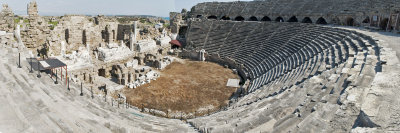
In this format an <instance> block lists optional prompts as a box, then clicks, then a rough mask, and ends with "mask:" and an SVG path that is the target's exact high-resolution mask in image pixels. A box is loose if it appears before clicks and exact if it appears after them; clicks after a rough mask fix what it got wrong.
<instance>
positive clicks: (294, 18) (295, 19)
mask: <svg viewBox="0 0 400 133" xmlns="http://www.w3.org/2000/svg"><path fill="white" fill-rule="evenodd" d="M287 22H299V20H297V18H296V16H293V17H290V18H289V20H288V21H287Z"/></svg>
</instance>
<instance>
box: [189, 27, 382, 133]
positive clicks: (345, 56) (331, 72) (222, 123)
mask: <svg viewBox="0 0 400 133" xmlns="http://www.w3.org/2000/svg"><path fill="white" fill-rule="evenodd" d="M274 24H275V23H269V22H266V23H264V24H260V25H257V26H259V28H258V29H255V30H254V31H253V32H260V31H261V32H264V33H254V34H242V35H247V37H246V38H247V40H249V41H246V42H244V43H243V44H242V45H235V44H232V45H231V46H238V47H239V48H238V49H237V51H235V52H236V53H234V56H229V57H230V58H232V59H234V60H235V61H237V63H240V64H244V65H245V68H244V70H245V71H246V73H249V74H248V77H246V78H248V79H249V80H250V86H249V87H248V88H247V90H248V92H249V93H248V94H247V95H245V96H243V97H238V98H234V99H232V100H231V102H232V103H231V104H230V106H229V107H228V108H227V110H224V111H221V112H218V113H215V114H212V115H210V116H205V117H200V118H195V119H191V120H189V122H190V123H191V124H192V125H194V126H195V127H196V128H197V129H198V130H200V131H203V132H209V131H212V132H244V131H249V130H250V129H252V128H255V127H258V126H260V127H264V126H263V125H264V124H266V123H272V125H274V127H273V129H274V130H277V131H285V130H287V129H294V130H295V131H296V130H306V128H307V127H308V126H307V124H302V123H303V122H309V121H310V119H313V118H314V117H316V116H315V115H317V114H321V113H323V114H325V115H326V117H324V118H323V119H325V121H328V123H326V122H321V125H323V126H326V125H328V124H329V121H332V120H333V119H331V118H333V116H334V115H335V111H338V110H339V109H340V107H339V106H341V105H342V104H343V103H342V102H343V99H341V97H342V94H343V93H344V91H345V90H346V89H349V88H352V87H362V86H368V84H370V83H371V81H372V79H373V78H374V76H375V73H376V72H379V71H380V67H381V66H380V63H379V62H380V58H379V53H380V52H379V47H378V46H377V44H376V43H375V41H374V40H373V39H372V38H371V37H368V36H365V35H363V34H360V33H356V32H353V31H347V30H343V29H335V28H330V27H322V26H317V25H302V24H286V23H280V24H281V25H282V26H285V27H288V28H281V27H280V26H279V25H274ZM267 25H268V26H267ZM271 25H274V26H276V27H278V28H270V29H269V28H266V27H269V26H271ZM264 36H265V37H264ZM228 38H229V37H228ZM249 38H252V39H249ZM253 39H260V40H253ZM264 39H265V40H264ZM252 42H254V44H249V43H252ZM232 43H234V42H232ZM224 45H229V44H228V43H226V44H224ZM245 46H249V47H251V48H254V49H250V48H246V47H245ZM231 49H234V48H231ZM206 51H207V50H206ZM227 51H229V52H231V51H230V50H223V49H221V50H220V51H219V52H218V53H219V54H221V55H224V54H226V53H224V52H227ZM249 51H251V52H249ZM240 52H243V53H240ZM222 58H223V57H222ZM278 99H279V100H278ZM272 105H274V106H272ZM277 105H281V106H277ZM315 112H318V113H315ZM271 114H273V115H271ZM354 119H355V118H354ZM311 125H312V124H311ZM297 126H302V127H301V128H297ZM271 129H272V128H271ZM306 131H308V130H306Z"/></svg>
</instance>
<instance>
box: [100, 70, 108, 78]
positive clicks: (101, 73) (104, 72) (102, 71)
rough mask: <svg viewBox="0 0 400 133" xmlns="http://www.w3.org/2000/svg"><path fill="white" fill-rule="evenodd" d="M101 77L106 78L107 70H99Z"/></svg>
mask: <svg viewBox="0 0 400 133" xmlns="http://www.w3.org/2000/svg"><path fill="white" fill-rule="evenodd" d="M99 76H102V77H106V69H99Z"/></svg>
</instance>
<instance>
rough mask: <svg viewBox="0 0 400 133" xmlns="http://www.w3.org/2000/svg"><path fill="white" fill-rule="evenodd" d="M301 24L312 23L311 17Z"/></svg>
mask: <svg viewBox="0 0 400 133" xmlns="http://www.w3.org/2000/svg"><path fill="white" fill-rule="evenodd" d="M301 22H302V23H312V20H311V18H310V17H305V18H304V19H303V20H302V21H301Z"/></svg>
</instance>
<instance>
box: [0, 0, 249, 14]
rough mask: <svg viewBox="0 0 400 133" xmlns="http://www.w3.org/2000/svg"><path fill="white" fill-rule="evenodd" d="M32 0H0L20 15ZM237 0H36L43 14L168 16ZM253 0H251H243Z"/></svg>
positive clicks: (40, 12)
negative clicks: (184, 10)
mask: <svg viewBox="0 0 400 133" xmlns="http://www.w3.org/2000/svg"><path fill="white" fill-rule="evenodd" d="M30 1H31V0H0V3H1V4H3V3H6V4H8V6H9V7H10V8H11V9H12V10H13V11H14V13H15V14H18V15H26V7H27V4H28V3H29V2H30ZM211 1H221V2H226V1H237V0H36V2H37V3H38V8H39V14H40V15H64V14H89V15H97V14H104V15H154V16H162V17H168V14H169V12H171V11H181V9H182V8H186V9H188V10H190V8H191V7H192V6H194V5H195V4H196V3H201V2H211ZM241 1H250V0H241Z"/></svg>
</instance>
